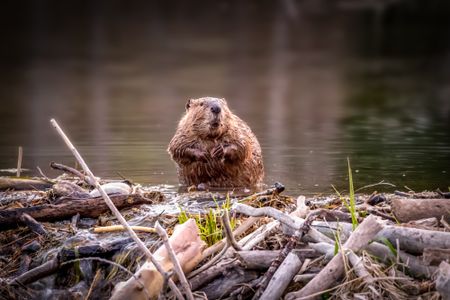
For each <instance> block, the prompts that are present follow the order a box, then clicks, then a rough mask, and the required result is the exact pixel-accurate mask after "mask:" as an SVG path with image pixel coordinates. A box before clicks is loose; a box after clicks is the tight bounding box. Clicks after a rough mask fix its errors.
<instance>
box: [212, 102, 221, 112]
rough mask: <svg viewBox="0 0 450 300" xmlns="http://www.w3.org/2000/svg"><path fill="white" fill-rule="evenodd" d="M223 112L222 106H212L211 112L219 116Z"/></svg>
mask: <svg viewBox="0 0 450 300" xmlns="http://www.w3.org/2000/svg"><path fill="white" fill-rule="evenodd" d="M221 110H222V109H221V108H220V105H218V104H212V105H211V111H212V112H213V113H215V114H218V113H220V111H221Z"/></svg>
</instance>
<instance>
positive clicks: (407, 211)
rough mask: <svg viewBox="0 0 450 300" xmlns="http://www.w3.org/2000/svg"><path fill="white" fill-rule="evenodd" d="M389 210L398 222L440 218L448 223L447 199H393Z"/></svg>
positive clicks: (449, 214) (449, 212)
mask: <svg viewBox="0 0 450 300" xmlns="http://www.w3.org/2000/svg"><path fill="white" fill-rule="evenodd" d="M391 209H392V212H393V213H394V215H395V217H396V218H397V220H398V221H400V222H402V223H406V222H409V221H414V220H419V219H426V218H433V217H435V218H437V219H438V220H439V219H441V218H442V217H443V218H444V219H445V220H446V221H447V222H449V221H450V200H448V199H411V198H408V199H405V198H394V199H392V200H391Z"/></svg>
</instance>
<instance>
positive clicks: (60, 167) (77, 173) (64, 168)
mask: <svg viewBox="0 0 450 300" xmlns="http://www.w3.org/2000/svg"><path fill="white" fill-rule="evenodd" d="M50 167H51V168H52V169H55V170H61V171H63V172H68V173H70V174H72V175H75V176H76V177H79V178H80V179H81V180H83V181H84V182H86V183H87V184H89V185H92V186H95V182H93V181H92V179H91V178H89V177H88V176H86V175H84V174H83V173H81V172H80V171H78V170H77V169H74V168H72V167H68V166H65V165H63V164H58V163H55V162H54V161H52V162H51V163H50Z"/></svg>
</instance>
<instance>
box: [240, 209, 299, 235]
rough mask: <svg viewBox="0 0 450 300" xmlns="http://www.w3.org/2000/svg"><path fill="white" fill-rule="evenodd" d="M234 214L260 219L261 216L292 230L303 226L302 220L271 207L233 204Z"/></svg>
mask: <svg viewBox="0 0 450 300" xmlns="http://www.w3.org/2000/svg"><path fill="white" fill-rule="evenodd" d="M232 208H233V209H234V210H235V211H236V212H238V213H242V214H245V215H248V216H253V217H261V216H269V217H272V218H274V219H276V220H278V221H280V222H281V223H283V224H285V225H287V226H289V227H291V228H293V229H299V228H300V227H301V226H302V225H303V219H300V218H297V217H291V216H289V215H287V214H285V213H282V212H281V211H279V210H278V209H275V208H273V207H261V208H254V207H251V206H249V205H245V204H242V203H235V204H234V205H233V207H232Z"/></svg>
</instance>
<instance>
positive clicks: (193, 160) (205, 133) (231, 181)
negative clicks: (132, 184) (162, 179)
mask: <svg viewBox="0 0 450 300" xmlns="http://www.w3.org/2000/svg"><path fill="white" fill-rule="evenodd" d="M167 150H168V152H169V154H170V156H171V157H172V159H173V160H174V161H175V163H176V164H177V171H178V178H179V180H180V183H181V184H182V185H185V186H192V185H195V186H205V185H206V187H218V188H228V187H241V188H242V187H247V188H254V187H257V186H259V185H260V184H261V183H262V180H263V177H264V166H263V159H262V154H261V147H260V145H259V142H258V140H257V139H256V136H255V135H254V134H253V132H252V130H251V129H250V127H249V126H248V125H247V124H246V123H245V122H244V121H243V120H241V119H240V118H239V117H238V116H236V115H235V114H233V113H232V112H231V111H230V109H229V108H228V104H227V102H226V100H225V99H219V98H212V97H204V98H199V99H191V100H189V101H188V102H187V103H186V113H185V114H184V116H183V117H182V118H181V120H180V122H179V124H178V128H177V131H176V133H175V135H174V137H173V138H172V140H171V141H170V143H169V147H168V149H167Z"/></svg>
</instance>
